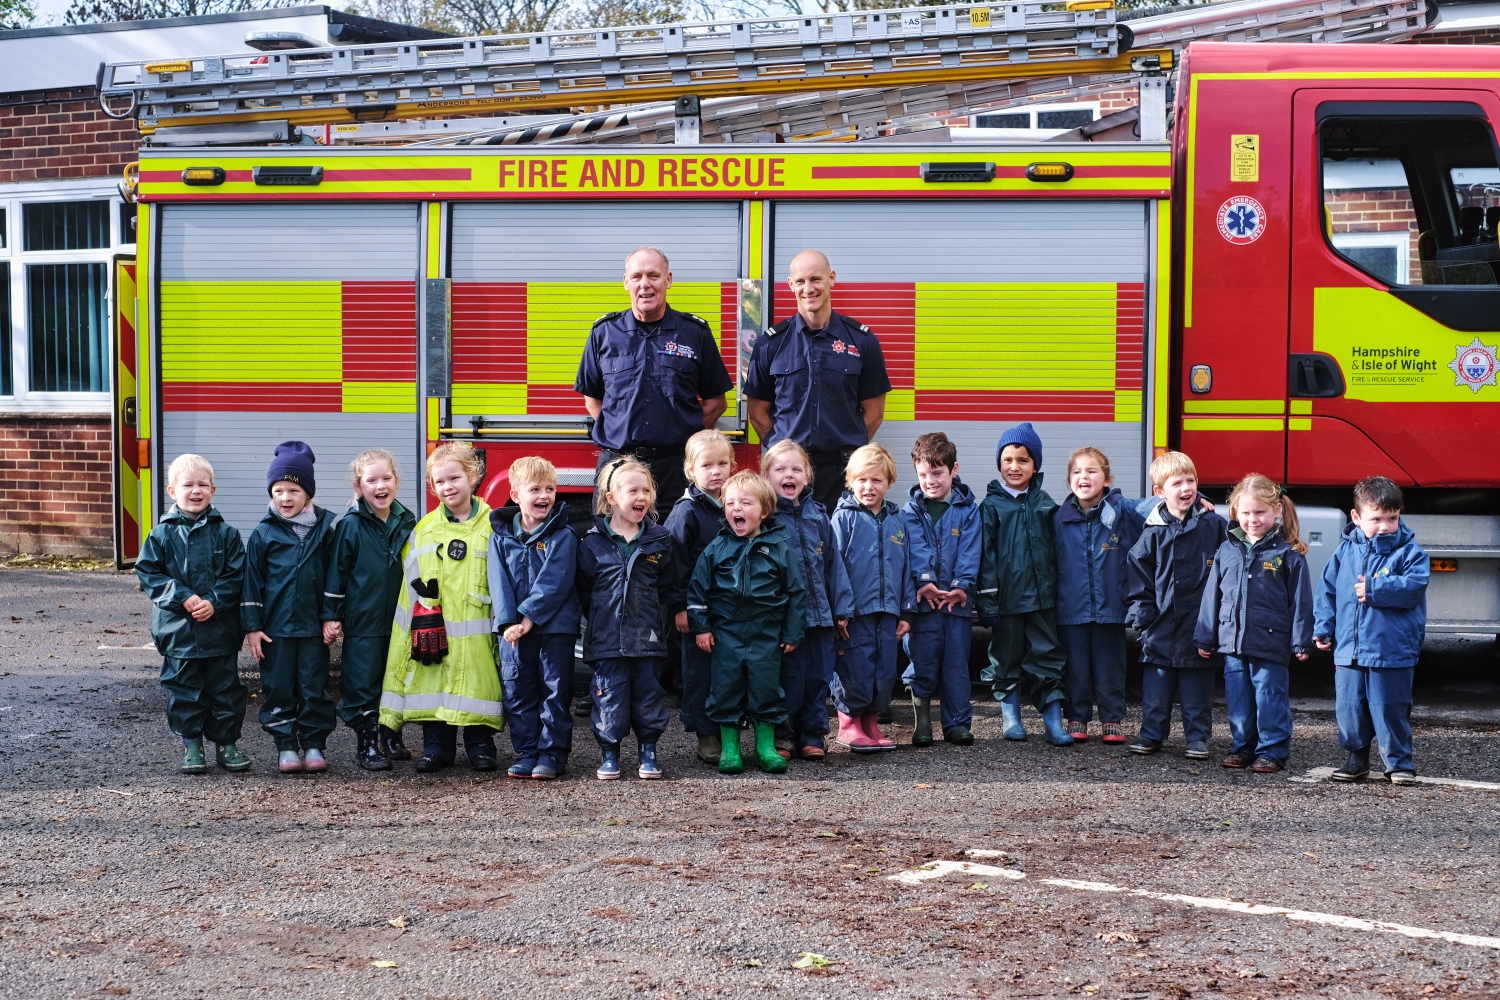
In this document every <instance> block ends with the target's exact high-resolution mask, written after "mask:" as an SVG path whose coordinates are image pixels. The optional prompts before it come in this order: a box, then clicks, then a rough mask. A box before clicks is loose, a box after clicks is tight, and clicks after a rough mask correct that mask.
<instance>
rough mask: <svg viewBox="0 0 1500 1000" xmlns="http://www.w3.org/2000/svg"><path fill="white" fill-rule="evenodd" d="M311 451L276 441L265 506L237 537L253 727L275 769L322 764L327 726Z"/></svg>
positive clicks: (323, 516) (320, 527)
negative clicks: (254, 679) (256, 691)
mask: <svg viewBox="0 0 1500 1000" xmlns="http://www.w3.org/2000/svg"><path fill="white" fill-rule="evenodd" d="M314 461H315V458H314V456H313V451H312V449H311V448H309V447H308V446H307V445H306V444H304V443H303V442H301V441H283V442H282V443H281V444H279V445H277V446H276V452H275V457H273V458H272V459H271V467H270V469H269V470H267V472H266V492H267V493H269V494H271V509H270V510H269V511H267V512H266V516H265V517H263V518H261V521H260V523H259V524H257V525H256V526H255V530H254V531H252V532H250V539H249V541H247V542H246V543H245V589H244V594H243V600H242V603H241V604H240V625H241V627H242V628H244V630H245V631H246V632H247V633H249V634H248V636H247V638H249V640H250V652H251V653H252V654H253V655H254V656H255V659H256V662H258V663H259V664H260V683H261V692H262V697H261V704H260V725H261V728H262V729H264V730H265V731H266V732H268V733H270V734H271V738H272V739H274V740H275V741H276V751H277V755H278V761H277V766H278V768H279V769H280V771H281V773H282V774H294V773H300V772H303V771H310V772H313V773H318V772H320V771H324V770H326V769H327V767H328V764H327V762H326V761H325V759H324V757H323V750H324V747H325V745H326V742H327V740H328V737H329V735H330V734H331V733H332V732H333V725H334V714H333V699H331V698H329V697H328V646H329V645H330V644H331V643H332V642H333V640H334V639H336V638H338V635H339V624H338V622H337V621H334V620H332V619H333V617H334V616H333V615H331V614H329V613H328V612H329V609H328V607H327V606H326V600H327V598H326V595H325V592H324V588H323V583H324V579H325V577H326V576H327V575H328V561H329V558H330V557H331V555H332V553H333V522H334V517H333V515H332V514H330V513H329V512H328V511H326V510H324V509H323V508H322V507H317V506H314V504H313V502H312V498H313V494H314V493H316V492H317V488H318V484H317V481H316V480H315V478H314V476H313V462H314Z"/></svg>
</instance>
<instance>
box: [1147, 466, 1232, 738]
mask: <svg viewBox="0 0 1500 1000" xmlns="http://www.w3.org/2000/svg"><path fill="white" fill-rule="evenodd" d="M1150 475H1151V489H1152V492H1153V493H1154V494H1155V495H1156V496H1158V497H1161V502H1160V503H1158V504H1157V505H1156V506H1155V507H1154V508H1152V510H1151V513H1150V514H1148V515H1146V525H1145V528H1144V530H1142V532H1141V537H1140V538H1139V539H1137V540H1136V543H1135V545H1134V547H1132V548H1131V550H1130V556H1129V559H1128V561H1127V569H1128V572H1129V576H1128V581H1129V588H1128V590H1127V593H1126V599H1127V600H1128V601H1129V602H1130V610H1129V611H1128V612H1127V613H1126V623H1127V624H1129V625H1131V626H1133V627H1134V628H1136V629H1138V630H1140V633H1141V666H1142V667H1143V668H1144V669H1143V673H1142V676H1141V731H1140V735H1139V736H1138V737H1137V738H1136V740H1135V742H1134V743H1131V744H1130V746H1129V747H1128V748H1127V749H1128V750H1130V752H1131V753H1138V754H1152V753H1156V752H1157V751H1158V750H1160V749H1161V747H1162V743H1163V742H1164V741H1165V740H1166V738H1167V735H1168V734H1169V733H1170V731H1171V727H1172V703H1173V702H1174V701H1176V702H1177V703H1178V705H1179V706H1180V707H1181V711H1182V728H1183V733H1184V735H1185V736H1186V737H1187V749H1186V751H1185V754H1186V756H1187V757H1189V758H1191V759H1192V760H1207V759H1208V756H1209V749H1208V740H1209V737H1210V736H1212V735H1213V696H1214V674H1213V670H1212V669H1211V665H1210V662H1209V661H1208V660H1205V659H1203V658H1202V657H1201V656H1199V655H1198V647H1197V644H1196V642H1195V640H1194V637H1193V632H1194V630H1195V629H1196V628H1197V625H1198V610H1199V608H1200V607H1201V606H1202V604H1203V588H1204V586H1205V584H1207V582H1208V573H1209V569H1210V568H1211V567H1212V566H1213V562H1214V554H1215V553H1217V552H1218V551H1219V546H1220V545H1222V544H1223V542H1224V539H1225V537H1227V536H1228V533H1229V522H1228V521H1226V520H1224V518H1222V517H1220V516H1219V515H1218V514H1216V513H1214V512H1213V511H1211V510H1204V509H1202V507H1200V506H1199V503H1198V470H1197V467H1196V466H1194V465H1193V460H1192V459H1190V458H1188V457H1187V456H1186V455H1184V454H1183V453H1182V452H1180V451H1169V452H1164V453H1163V454H1161V455H1158V456H1157V457H1156V458H1155V459H1154V460H1153V461H1152V463H1151V469H1150Z"/></svg>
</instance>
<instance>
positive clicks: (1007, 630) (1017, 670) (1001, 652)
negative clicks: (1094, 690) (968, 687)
mask: <svg viewBox="0 0 1500 1000" xmlns="http://www.w3.org/2000/svg"><path fill="white" fill-rule="evenodd" d="M1066 662H1067V657H1066V655H1065V654H1064V653H1063V646H1062V640H1061V639H1060V638H1059V637H1058V634H1057V611H1056V610H1054V609H1053V608H1046V609H1044V610H1042V611H1028V612H1026V613H1025V614H1021V615H1000V616H999V618H998V619H997V624H996V626H995V633H994V635H993V637H991V639H990V662H989V666H987V667H985V668H984V672H983V673H982V674H981V675H980V679H981V680H983V681H985V682H987V683H988V684H989V685H990V686H991V688H992V689H993V690H994V692H995V699H996V700H997V701H999V700H1002V699H1004V697H1005V696H1006V695H1007V694H1009V693H1010V692H1011V691H1013V690H1015V688H1016V685H1018V684H1020V683H1021V679H1022V678H1023V677H1025V678H1026V679H1027V680H1028V682H1029V684H1030V687H1031V703H1032V704H1033V705H1035V706H1036V710H1037V711H1038V712H1040V711H1042V709H1044V708H1046V707H1047V706H1048V705H1050V704H1051V703H1052V702H1054V701H1062V700H1063V697H1064V692H1063V683H1062V676H1063V665H1064V664H1065V663H1066Z"/></svg>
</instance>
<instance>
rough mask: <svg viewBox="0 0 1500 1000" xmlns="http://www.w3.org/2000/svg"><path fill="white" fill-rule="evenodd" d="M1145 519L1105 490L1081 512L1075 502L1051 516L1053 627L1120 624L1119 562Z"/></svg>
mask: <svg viewBox="0 0 1500 1000" xmlns="http://www.w3.org/2000/svg"><path fill="white" fill-rule="evenodd" d="M1145 524H1146V519H1145V517H1143V516H1142V515H1141V513H1140V511H1139V510H1137V509H1136V506H1135V504H1134V503H1132V502H1130V501H1129V500H1126V499H1125V497H1124V496H1123V495H1121V493H1120V491H1119V490H1117V489H1111V490H1109V492H1107V493H1105V494H1104V496H1103V497H1101V498H1100V500H1099V502H1098V503H1096V504H1095V505H1094V507H1093V509H1092V510H1090V511H1089V512H1088V513H1087V514H1085V513H1084V512H1083V508H1082V507H1081V506H1080V505H1079V503H1078V498H1077V497H1075V496H1073V494H1071V493H1070V494H1068V498H1067V499H1066V500H1064V501H1063V502H1062V503H1061V504H1059V505H1058V507H1057V509H1056V510H1055V511H1053V512H1052V535H1053V544H1054V545H1055V546H1056V549H1057V624H1059V625H1089V624H1095V625H1120V624H1123V623H1124V621H1125V561H1126V557H1127V556H1128V555H1129V554H1130V547H1131V546H1133V545H1134V544H1135V542H1136V539H1138V538H1140V537H1141V530H1142V529H1143V528H1144V527H1145Z"/></svg>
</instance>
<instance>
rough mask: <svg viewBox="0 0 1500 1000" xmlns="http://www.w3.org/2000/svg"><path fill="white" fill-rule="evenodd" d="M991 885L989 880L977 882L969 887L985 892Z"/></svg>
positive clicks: (975, 890)
mask: <svg viewBox="0 0 1500 1000" xmlns="http://www.w3.org/2000/svg"><path fill="white" fill-rule="evenodd" d="M989 887H990V884H989V883H988V882H975V883H974V884H973V885H971V886H969V888H970V889H971V890H973V891H974V892H983V891H984V890H986V889H988V888H989Z"/></svg>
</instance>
